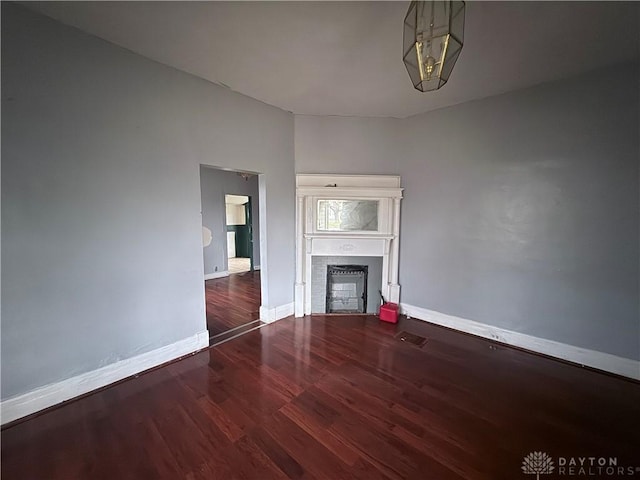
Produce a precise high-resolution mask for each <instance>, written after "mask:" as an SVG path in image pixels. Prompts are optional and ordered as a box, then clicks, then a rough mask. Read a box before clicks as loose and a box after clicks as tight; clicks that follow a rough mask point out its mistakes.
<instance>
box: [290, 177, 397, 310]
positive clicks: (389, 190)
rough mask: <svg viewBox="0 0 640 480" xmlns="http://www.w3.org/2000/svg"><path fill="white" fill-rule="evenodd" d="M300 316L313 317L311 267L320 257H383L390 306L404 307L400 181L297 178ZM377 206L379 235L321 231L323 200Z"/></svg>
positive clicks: (297, 305) (384, 286)
mask: <svg viewBox="0 0 640 480" xmlns="http://www.w3.org/2000/svg"><path fill="white" fill-rule="evenodd" d="M296 197H297V200H296V285H295V316H296V317H302V316H304V315H309V314H310V313H311V289H312V284H311V264H312V257H313V256H314V255H319V256H349V257H351V256H352V257H358V256H360V257H381V258H382V285H380V290H381V291H382V295H383V296H384V297H385V299H386V300H388V301H391V302H395V303H398V302H399V300H400V285H398V254H399V237H400V201H401V200H402V188H400V177H399V176H395V175H312V174H300V175H296ZM322 199H330V200H350V199H351V200H356V199H357V200H376V201H378V222H377V224H378V228H377V230H376V231H356V232H353V231H319V230H318V228H317V226H318V223H317V212H318V208H317V205H318V200H322Z"/></svg>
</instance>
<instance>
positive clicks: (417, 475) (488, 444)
mask: <svg viewBox="0 0 640 480" xmlns="http://www.w3.org/2000/svg"><path fill="white" fill-rule="evenodd" d="M217 288H218V290H222V287H220V286H219V287H217ZM248 291H249V290H247V292H248ZM254 293H255V292H254ZM225 302H226V303H225ZM221 305H223V306H222V307H220V306H219V307H217V308H218V311H217V313H221V312H222V311H223V310H224V308H231V307H229V303H228V301H227V300H225V301H223V302H222V303H221ZM252 308H253V307H251V306H250V305H248V304H247V303H243V302H238V309H239V311H238V312H235V313H234V314H233V315H230V318H231V320H228V321H229V322H232V321H235V320H234V318H235V319H237V318H238V316H242V315H244V313H242V312H240V310H244V312H245V313H246V312H247V311H250V310H251V309H252ZM400 330H405V331H409V332H411V333H414V334H417V335H422V336H425V337H426V338H427V342H426V344H425V345H424V346H423V347H421V348H418V347H416V346H413V345H408V344H406V343H403V342H401V341H400V340H398V339H397V338H395V335H396V334H397V333H398V332H399V331H400ZM639 423H640V384H638V383H637V382H632V381H626V380H623V379H620V378H616V377H613V376H608V375H604V374H601V373H598V372H594V371H591V370H587V369H581V368H579V367H577V366H573V365H569V364H566V363H561V362H557V361H554V360H552V359H549V358H545V357H541V356H536V355H532V354H529V353H526V352H523V351H519V350H515V349H511V348H508V347H505V346H501V345H496V344H494V343H492V342H489V341H487V340H484V339H480V338H477V337H472V336H469V335H464V334H460V333H456V332H453V331H451V330H448V329H445V328H441V327H437V326H434V325H429V324H427V323H425V322H419V321H412V320H407V319H404V318H402V319H401V320H400V323H399V324H397V325H391V324H386V323H382V322H379V321H377V320H376V319H375V318H372V317H366V316H315V315H314V316H313V317H306V318H303V319H296V320H294V319H290V318H289V319H284V320H281V321H278V322H275V323H273V324H270V325H267V326H264V327H262V328H260V329H259V330H256V331H253V332H250V333H247V334H246V335H244V336H242V337H239V338H237V339H234V340H231V341H229V342H227V343H224V344H221V345H219V346H216V347H214V348H212V349H209V350H205V351H202V352H200V353H198V354H196V355H193V356H188V357H185V358H184V359H182V360H180V361H178V362H175V363H173V364H170V365H168V366H166V367H163V368H159V369H155V370H152V371H150V372H148V373H146V374H143V375H140V376H139V377H137V378H134V379H131V380H128V381H125V382H121V383H119V384H117V385H115V386H113V387H110V388H107V389H103V390H101V391H99V392H96V393H95V394H93V395H88V396H86V397H84V398H82V399H79V400H77V401H73V402H69V403H68V404H66V405H64V406H62V407H60V408H55V409H52V410H50V411H48V412H47V413H44V414H42V415H39V416H36V417H33V418H31V419H29V420H27V421H24V422H22V423H16V424H15V425H13V426H10V427H8V428H5V429H3V430H2V438H1V441H2V444H1V472H0V473H1V475H2V479H3V480H5V479H8V480H14V479H19V480H22V479H29V480H32V479H33V480H42V479H50V480H68V479H89V478H90V479H92V480H93V479H110V480H111V479H114V478H117V479H136V480H139V479H153V480H162V479H171V480H173V479H179V478H182V479H193V480H196V479H198V480H199V479H216V478H220V479H225V480H227V479H242V480H254V479H255V480H269V479H276V480H283V479H314V478H317V479H329V480H341V479H343V478H344V479H348V478H354V479H366V480H376V479H387V478H391V479H403V480H406V479H408V480H413V479H416V480H418V479H419V480H422V479H434V480H447V479H460V478H464V479H469V480H488V479H490V480H501V479H505V480H515V479H516V478H520V477H523V475H524V474H523V473H522V471H521V469H520V466H521V465H522V460H523V458H524V456H525V455H527V454H528V453H530V452H532V451H544V452H547V453H549V454H550V455H552V456H555V457H558V456H564V457H570V456H576V457H578V456H586V455H591V456H605V457H615V458H617V460H618V463H619V465H638V457H637V452H638V451H640V428H638V425H639ZM608 478H612V479H615V478H616V477H608ZM618 478H624V477H618Z"/></svg>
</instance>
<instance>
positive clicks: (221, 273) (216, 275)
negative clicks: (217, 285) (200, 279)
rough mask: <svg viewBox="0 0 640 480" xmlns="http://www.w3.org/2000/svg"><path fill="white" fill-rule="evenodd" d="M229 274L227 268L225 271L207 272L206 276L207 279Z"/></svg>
mask: <svg viewBox="0 0 640 480" xmlns="http://www.w3.org/2000/svg"><path fill="white" fill-rule="evenodd" d="M228 276H229V271H228V270H225V271H224V272H214V273H207V274H205V276H204V279H205V280H213V279H214V278H222V277H228Z"/></svg>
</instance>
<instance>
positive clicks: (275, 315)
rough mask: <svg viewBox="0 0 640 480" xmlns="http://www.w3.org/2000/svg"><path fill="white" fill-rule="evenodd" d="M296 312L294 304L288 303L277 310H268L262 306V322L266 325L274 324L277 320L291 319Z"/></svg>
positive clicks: (276, 308)
mask: <svg viewBox="0 0 640 480" xmlns="http://www.w3.org/2000/svg"><path fill="white" fill-rule="evenodd" d="M293 312H294V304H293V302H291V303H287V304H285V305H280V306H278V307H275V308H267V307H263V306H260V320H262V321H263V322H265V323H272V322H275V321H276V320H280V319H282V318H285V317H289V316H291V315H293Z"/></svg>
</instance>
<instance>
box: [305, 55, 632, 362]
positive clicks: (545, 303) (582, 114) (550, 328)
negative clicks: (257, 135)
mask: <svg viewBox="0 0 640 480" xmlns="http://www.w3.org/2000/svg"><path fill="white" fill-rule="evenodd" d="M638 80H639V78H638V67H637V65H635V66H634V65H626V66H618V67H615V68H611V69H605V70H599V71H596V72H590V73H588V74H585V75H582V76H580V77H577V78H573V79H568V80H564V81H559V82H553V83H548V84H545V85H541V86H538V87H535V88H531V89H528V90H523V91H519V92H514V93H510V94H505V95H501V96H498V97H492V98H487V99H484V100H480V101H475V102H469V103H466V104H462V105H458V106H454V107H451V108H446V109H442V110H438V111H434V112H431V113H427V114H423V115H419V116H416V117H412V118H408V119H402V120H389V119H357V118H349V119H344V118H330V117H325V118H318V117H296V123H295V125H296V132H295V142H296V171H298V172H301V173H302V172H304V173H314V172H327V171H332V172H334V173H356V172H358V173H390V174H399V175H401V176H402V183H403V187H404V188H405V192H404V195H405V199H404V200H403V202H402V227H401V228H402V242H401V248H400V284H401V286H402V294H401V297H402V298H401V301H402V302H404V303H407V304H411V305H414V306H418V307H423V308H427V309H431V310H436V311H440V312H443V313H447V314H451V315H456V316H459V317H463V318H467V319H471V320H476V321H479V322H483V323H486V324H489V325H494V326H498V327H502V328H506V329H509V330H514V331H517V332H522V333H527V334H530V335H534V336H537V337H541V338H547V339H551V340H556V341H559V342H564V343H568V344H572V345H576V346H580V347H585V348H589V349H594V350H598V351H602V352H608V353H612V354H616V355H620V356H623V357H628V358H633V359H638V358H640V346H639V339H640V327H639V317H640V313H639V305H638V303H639V300H638V289H639V285H638V265H639V262H640V259H639V258H638V256H639V254H638V251H639V246H640V239H639V229H640V228H639V227H640V226H639V215H638V200H639V192H640V188H639V182H638V178H639V176H638V173H639V172H638V166H639V153H640V149H639V141H638V131H639V125H638V110H639V109H638V105H639V98H638V85H639V81H638ZM385 122H394V125H393V126H392V127H389V128H387V127H386V126H385ZM316 129H317V131H318V136H317V137H315V138H314V135H313V131H314V130H316ZM385 145H386V146H387V147H386V148H385ZM391 150H392V151H391ZM384 157H389V158H391V161H390V162H389V163H388V164H386V165H387V168H386V169H385V168H383V166H384V165H385V164H384ZM321 159H328V163H321V162H323V160H321ZM314 161H317V162H319V165H321V166H320V167H317V166H314Z"/></svg>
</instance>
